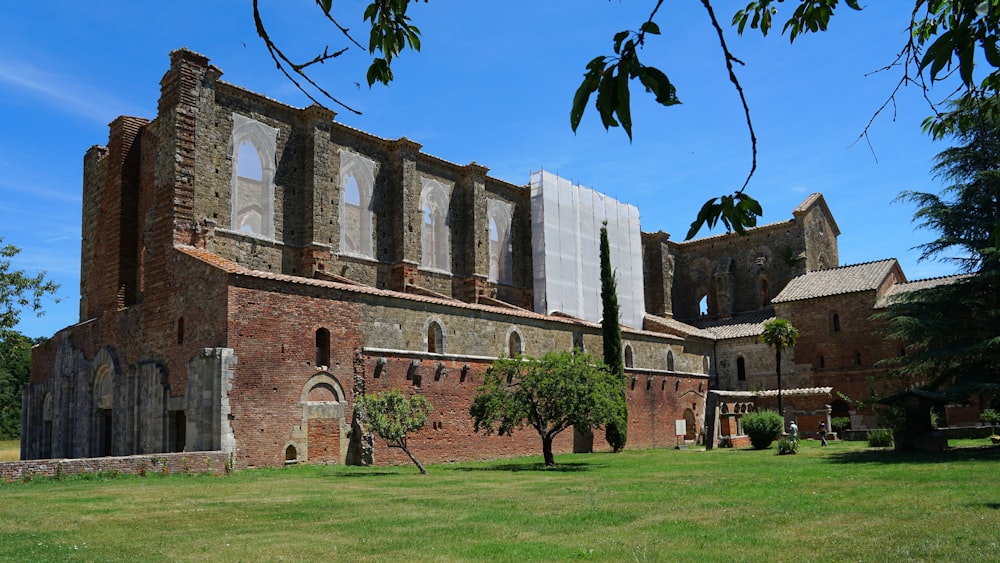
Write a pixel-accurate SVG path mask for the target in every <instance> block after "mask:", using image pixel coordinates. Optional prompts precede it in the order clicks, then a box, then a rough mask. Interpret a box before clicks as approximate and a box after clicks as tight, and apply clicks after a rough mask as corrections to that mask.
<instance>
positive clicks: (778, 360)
mask: <svg viewBox="0 0 1000 563" xmlns="http://www.w3.org/2000/svg"><path fill="white" fill-rule="evenodd" d="M774 349H775V354H774V355H775V361H774V365H775V372H776V373H777V375H778V414H779V415H781V420H782V422H781V431H782V432H784V431H785V422H784V420H785V411H784V410H782V408H781V346H775V347H774Z"/></svg>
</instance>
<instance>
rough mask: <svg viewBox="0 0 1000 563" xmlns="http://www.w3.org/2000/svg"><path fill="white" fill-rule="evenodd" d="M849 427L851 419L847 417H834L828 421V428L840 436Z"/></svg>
mask: <svg viewBox="0 0 1000 563" xmlns="http://www.w3.org/2000/svg"><path fill="white" fill-rule="evenodd" d="M850 425H851V417H849V416H835V417H833V418H831V419H830V427H831V428H833V431H834V432H836V433H837V434H840V433H841V432H843V431H844V430H846V429H847V428H848V427H849V426H850Z"/></svg>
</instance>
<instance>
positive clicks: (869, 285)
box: [771, 258, 896, 303]
mask: <svg viewBox="0 0 1000 563" xmlns="http://www.w3.org/2000/svg"><path fill="white" fill-rule="evenodd" d="M894 266H896V259H895V258H887V259H885V260H877V261H875V262H864V263H862V264H852V265H850V266H841V267H839V268H832V269H829V270H817V271H815V272H809V273H807V274H804V275H801V276H799V277H797V278H793V279H792V281H790V282H788V285H786V286H785V289H782V290H781V293H779V294H778V295H777V296H776V297H775V298H774V299H772V300H771V303H787V302H789V301H801V300H803V299H812V298H815V297H826V296H829V295H841V294H845V293H855V292H858V291H869V290H874V289H878V288H879V286H881V285H882V282H883V281H885V278H886V276H888V275H889V272H890V271H891V270H892V268H893V267H894Z"/></svg>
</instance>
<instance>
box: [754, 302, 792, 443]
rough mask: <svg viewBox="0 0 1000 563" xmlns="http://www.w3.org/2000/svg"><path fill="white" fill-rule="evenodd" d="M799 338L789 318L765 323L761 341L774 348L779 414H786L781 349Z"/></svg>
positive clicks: (788, 346)
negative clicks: (783, 399)
mask: <svg viewBox="0 0 1000 563" xmlns="http://www.w3.org/2000/svg"><path fill="white" fill-rule="evenodd" d="M798 339H799V331H798V329H796V328H795V327H794V326H792V322H791V321H789V320H788V319H772V320H770V321H767V322H766V323H764V332H763V333H762V334H761V335H760V340H761V342H763V343H764V344H767V345H768V346H770V347H772V348H774V373H775V375H777V376H778V414H780V415H781V416H784V415H785V411H784V410H782V408H781V351H782V350H784V349H785V348H791V347H792V346H795V341H797V340H798ZM778 432H779V433H780V432H781V431H780V430H779V431H778Z"/></svg>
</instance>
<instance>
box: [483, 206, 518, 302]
mask: <svg viewBox="0 0 1000 563" xmlns="http://www.w3.org/2000/svg"><path fill="white" fill-rule="evenodd" d="M512 211H513V206H512V205H511V204H509V203H507V202H504V201H500V200H496V199H488V200H486V214H487V216H488V217H489V229H490V272H489V279H490V281H493V282H499V283H511V279H512V269H513V258H512V256H511V233H510V222H511V215H512Z"/></svg>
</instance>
